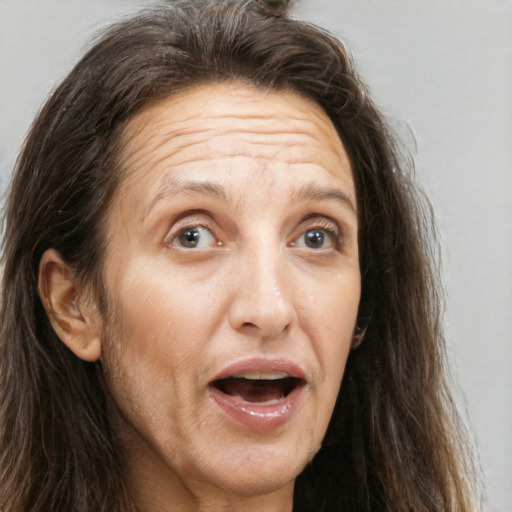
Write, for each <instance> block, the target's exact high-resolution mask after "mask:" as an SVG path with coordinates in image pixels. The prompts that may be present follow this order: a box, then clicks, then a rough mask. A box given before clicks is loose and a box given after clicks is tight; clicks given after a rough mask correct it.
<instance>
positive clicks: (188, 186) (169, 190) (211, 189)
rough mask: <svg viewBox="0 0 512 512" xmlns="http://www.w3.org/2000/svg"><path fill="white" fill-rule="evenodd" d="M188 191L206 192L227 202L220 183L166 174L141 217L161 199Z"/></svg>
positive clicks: (187, 192) (226, 196)
mask: <svg viewBox="0 0 512 512" xmlns="http://www.w3.org/2000/svg"><path fill="white" fill-rule="evenodd" d="M189 193H200V194H206V195H209V196H213V197H216V198H218V199H221V200H222V201H224V202H226V203H227V202H228V195H227V193H226V191H225V190H224V188H223V187H222V186H221V185H217V184H216V183H211V182H209V181H186V180H182V179H179V178H175V177H172V176H166V177H165V179H164V180H163V182H162V183H161V184H160V186H159V187H158V189H157V191H156V195H155V197H154V198H153V199H152V200H151V202H150V203H149V205H148V206H147V208H146V209H145V211H144V215H143V217H146V216H147V215H148V214H149V212H150V211H151V210H152V209H153V208H154V206H155V205H156V204H157V203H159V202H160V201H162V200H163V199H167V198H169V197H176V196H179V195H182V194H189Z"/></svg>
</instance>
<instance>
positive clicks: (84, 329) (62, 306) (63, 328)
mask: <svg viewBox="0 0 512 512" xmlns="http://www.w3.org/2000/svg"><path fill="white" fill-rule="evenodd" d="M38 287H39V296H40V297H41V301H42V302H43V305H44V308H45V309H46V314H47V315H48V318H49V320H50V323H51V325H52V327H53V329H54V331H55V332H56V334H57V336H58V337H59V338H60V339H61V340H62V341H63V342H64V343H65V344H66V345H67V347H68V348H69V349H70V350H71V351H72V352H74V353H75V355H76V356H78V357H79V358H80V359H83V360H85V361H90V362H93V361H97V360H98V359H99V358H100V356H101V315H100V314H99V311H98V310H97V308H96V307H95V305H94V303H93V301H92V300H88V297H87V296H81V295H80V294H79V293H78V292H79V290H77V288H76V281H75V273H74V271H73V270H72V269H71V268H70V267H69V266H68V265H67V264H66V263H65V262H64V260H63V259H62V257H61V256H60V254H59V253H58V252H57V251H56V250H55V249H48V250H47V251H45V252H44V254H43V255H42V257H41V261H40V263H39V283H38ZM89 299H90V298H89Z"/></svg>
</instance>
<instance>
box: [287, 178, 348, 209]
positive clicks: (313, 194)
mask: <svg viewBox="0 0 512 512" xmlns="http://www.w3.org/2000/svg"><path fill="white" fill-rule="evenodd" d="M293 199H294V200H296V201H297V200H298V201H300V200H302V201H333V202H335V203H338V204H341V206H343V207H344V208H347V207H348V209H349V210H351V211H352V213H353V214H354V215H357V209H356V205H355V204H354V202H353V201H352V200H351V199H350V197H349V196H348V195H347V194H345V193H344V192H342V191H341V190H339V189H337V188H330V187H321V186H318V185H315V184H308V185H303V186H302V187H300V188H299V189H298V190H297V191H296V192H295V193H294V194H293Z"/></svg>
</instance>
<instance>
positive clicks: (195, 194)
mask: <svg viewBox="0 0 512 512" xmlns="http://www.w3.org/2000/svg"><path fill="white" fill-rule="evenodd" d="M125 135H126V139H125V147H126V151H125V154H124V160H123V166H124V169H125V173H126V177H125V179H124V181H123V183H122V185H121V188H120V190H119V193H118V195H117V198H116V201H115V202H114V204H113V207H112V210H111V214H110V217H109V220H108V226H107V230H108V240H109V245H108V248H107V259H106V267H105V288H106V291H107V295H108V297H109V302H110V309H111V311H112V316H111V317H110V318H109V319H107V320H106V323H107V328H106V330H105V332H106V333H107V334H105V335H104V340H103V349H102V350H103V354H102V362H103V365H104V369H105V373H106V380H107V386H108V387H109V389H110V392H111V394H112V397H113V399H114V401H115V404H116V407H114V408H112V411H111V415H112V421H113V424H114V425H115V428H116V429H117V431H118V433H119V435H120V437H121V442H122V443H123V444H124V449H125V451H126V458H127V463H126V468H125V469H126V473H127V478H128V481H129V482H130V484H129V485H130V486H131V487H132V492H133V494H134V495H136V496H138V499H140V500H141V501H144V502H145V503H147V505H148V508H147V509H148V510H152V509H151V506H150V502H152V503H153V505H154V506H155V508H156V507H157V504H158V503H159V502H160V503H163V502H165V499H164V498H163V497H162V496H163V494H165V493H166V492H167V491H166V490H168V491H169V495H172V496H174V500H178V501H179V500H180V499H182V500H183V502H185V501H186V500H187V496H190V495H196V496H200V495H201V494H203V495H205V496H208V497H209V498H208V499H210V500H214V499H216V498H215V497H223V498H222V499H226V500H228V501H229V499H235V498H234V497H238V498H243V499H244V500H248V499H250V497H251V496H256V495H265V494H268V495H269V497H268V498H269V499H274V498H278V499H284V500H289V499H291V493H292V492H293V481H294V479H295V477H296V476H297V475H298V474H299V473H300V472H301V471H302V469H303V468H304V466H305V465H306V464H307V462H308V461H309V460H310V459H311V458H312V457H313V455H314V454H315V453H316V452H317V450H318V449H319V447H320V444H321V442H322V439H323V437H324V434H325V432H326V428H327V425H328V422H329V419H330V417H331V413H332V410H333V407H334V403H335V399H336V396H337V394H338V390H339V387H340V383H341V379H342V376H343V371H344V367H345V363H346V360H347V356H348V353H349V350H350V345H351V338H352V334H353V330H354V324H355V321H356V314H357V309H358V304H359V298H360V271H359V258H358V244H357V228H358V225H357V215H356V207H357V206H356V197H355V191H354V182H353V179H352V174H351V169H350V164H349V161H348V158H347V155H346V153H345V150H344V148H343V145H342V143H341V141H340V139H339V137H338V135H337V133H336V131H335V129H334V127H333V125H332V123H331V122H330V120H329V118H328V117H327V116H326V114H325V113H324V112H323V110H322V109H321V108H320V107H318V106H317V105H316V104H314V103H312V102H311V101H309V100H307V99H305V98H303V97H301V96H298V95H296V94H292V93H290V92H262V91H260V90H257V89H254V88H251V87H250V86H246V85H242V84H240V83H229V84H217V85H209V86H203V87H197V88H193V89H191V90H189V91H186V92H182V93H180V94H177V95H174V96H173V97H171V98H170V99H168V100H165V101H163V102H160V103H159V104H157V105H154V106H152V107H150V108H149V109H147V110H145V111H144V112H143V113H142V114H140V115H139V116H138V117H136V118H135V119H134V120H133V121H132V122H131V123H130V124H129V126H128V128H127V130H126V134H125ZM190 493H191V494H190ZM157 496H160V498H158V499H157ZM230 497H231V498H230ZM238 498H237V499H238ZM155 500H156V501H155Z"/></svg>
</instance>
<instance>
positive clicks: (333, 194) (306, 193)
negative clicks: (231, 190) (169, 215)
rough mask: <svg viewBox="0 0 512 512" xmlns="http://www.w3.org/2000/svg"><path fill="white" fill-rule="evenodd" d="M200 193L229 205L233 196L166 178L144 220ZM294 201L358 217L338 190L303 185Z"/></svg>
mask: <svg viewBox="0 0 512 512" xmlns="http://www.w3.org/2000/svg"><path fill="white" fill-rule="evenodd" d="M189 193H199V194H205V195H209V196H212V197H215V198H217V199H220V200H222V201H223V202H225V203H228V202H229V201H230V199H231V196H230V195H229V194H228V193H227V192H226V190H225V189H224V187H222V186H221V185H218V184H216V183H212V182H210V181H188V180H182V179H180V178H175V177H172V176H166V177H165V179H164V180H163V182H162V183H161V184H160V186H159V187H158V189H157V192H156V195H155V197H154V198H153V199H152V200H151V202H150V203H149V205H148V206H147V208H146V209H145V212H144V215H143V218H145V217H146V216H147V215H148V214H149V213H150V211H151V210H152V209H153V208H154V207H155V205H156V204H158V203H159V202H160V201H162V200H164V199H168V198H169V197H176V196H180V195H183V194H189ZM292 201H293V202H296V201H332V202H334V203H337V204H338V205H341V206H342V207H343V208H348V209H349V210H350V211H351V212H352V213H353V214H354V215H357V209H356V206H355V204H354V202H353V201H352V200H351V199H350V198H349V196H348V195H347V194H345V193H344V192H343V191H341V190H339V189H337V188H331V187H322V186H319V185H316V184H306V185H302V186H301V187H300V188H299V189H297V190H295V191H294V193H293V195H292Z"/></svg>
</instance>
